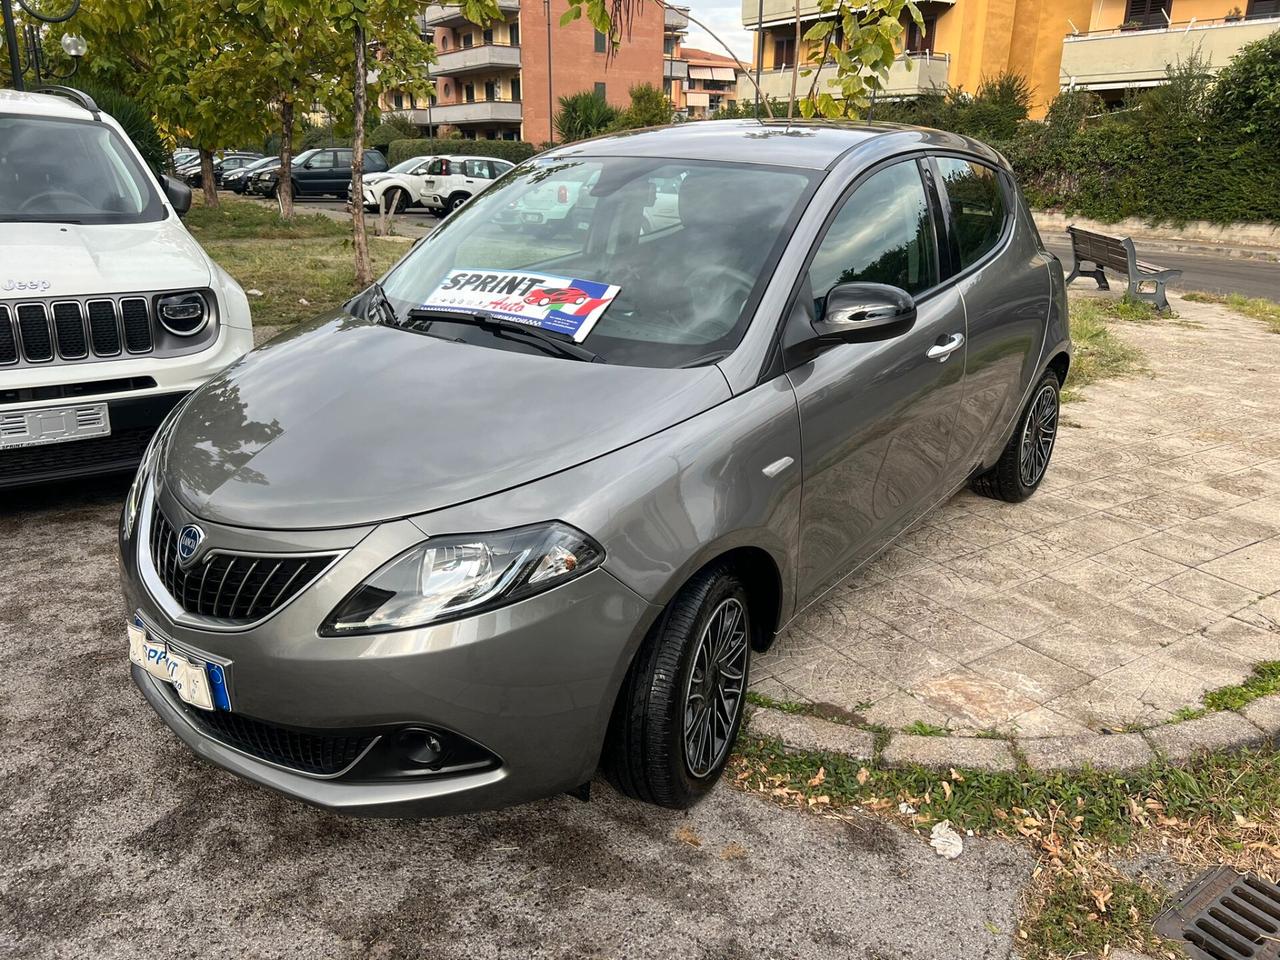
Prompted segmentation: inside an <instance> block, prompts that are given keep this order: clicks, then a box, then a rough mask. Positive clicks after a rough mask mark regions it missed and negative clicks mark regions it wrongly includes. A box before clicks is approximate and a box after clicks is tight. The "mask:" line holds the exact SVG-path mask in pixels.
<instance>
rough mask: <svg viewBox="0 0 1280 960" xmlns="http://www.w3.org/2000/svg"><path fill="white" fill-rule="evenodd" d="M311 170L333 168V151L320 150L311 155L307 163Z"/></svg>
mask: <svg viewBox="0 0 1280 960" xmlns="http://www.w3.org/2000/svg"><path fill="white" fill-rule="evenodd" d="M308 163H310V165H311V169H312V170H329V169H331V168H332V167H333V151H332V150H321V151H320V152H319V153H316V154H313V155H312V157H311V159H310V160H309V161H308Z"/></svg>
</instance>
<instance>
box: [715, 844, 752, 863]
mask: <svg viewBox="0 0 1280 960" xmlns="http://www.w3.org/2000/svg"><path fill="white" fill-rule="evenodd" d="M720 859H721V860H745V859H747V848H746V847H744V846H743V845H742V844H740V843H738V842H737V841H736V840H735V841H733V842H731V843H727V844H725V848H724V849H723V850H721V851H720Z"/></svg>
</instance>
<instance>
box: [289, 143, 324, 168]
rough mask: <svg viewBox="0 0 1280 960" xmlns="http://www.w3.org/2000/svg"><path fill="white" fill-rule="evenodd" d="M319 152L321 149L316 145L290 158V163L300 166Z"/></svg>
mask: <svg viewBox="0 0 1280 960" xmlns="http://www.w3.org/2000/svg"><path fill="white" fill-rule="evenodd" d="M319 152H320V150H319V149H318V148H316V147H313V148H312V149H310V150H303V151H302V152H301V153H300V154H298V155H297V156H296V157H294V158H293V159H292V160H290V161H289V164H290V165H291V166H294V167H300V166H302V165H303V164H304V163H306V162H307V161H308V160H310V159H311V158H312V157H314V156H315V155H316V154H317V153H319Z"/></svg>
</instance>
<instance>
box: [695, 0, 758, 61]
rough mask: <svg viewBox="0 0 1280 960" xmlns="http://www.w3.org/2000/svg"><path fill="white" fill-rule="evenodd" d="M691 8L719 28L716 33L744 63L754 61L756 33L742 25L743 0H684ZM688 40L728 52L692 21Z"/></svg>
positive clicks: (701, 45) (720, 51)
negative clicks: (752, 58)
mask: <svg viewBox="0 0 1280 960" xmlns="http://www.w3.org/2000/svg"><path fill="white" fill-rule="evenodd" d="M684 2H685V3H688V4H689V12H690V13H691V14H693V16H695V17H697V18H698V19H699V20H701V21H702V22H703V23H705V24H706V25H707V26H708V27H710V28H711V29H712V30H714V31H715V33H716V36H718V37H719V38H720V39H721V40H723V41H724V42H725V43H727V44H728V45H729V48H730V49H731V50H733V52H734V53H736V54H737V55H738V56H739V57H740V58H741V59H742V62H743V63H744V64H749V63H750V62H751V50H752V45H753V43H754V40H753V38H754V36H755V35H754V34H753V33H752V32H751V31H750V30H743V29H742V0H684ZM685 43H686V44H687V45H688V46H690V47H697V48H698V49H699V50H709V51H710V52H712V53H724V47H722V46H720V44H718V43H716V42H715V41H714V40H712V39H711V38H710V37H709V36H707V34H706V32H705V31H703V30H699V29H698V28H697V27H695V26H694V25H693V24H692V23H691V24H689V37H688V39H686V40H685Z"/></svg>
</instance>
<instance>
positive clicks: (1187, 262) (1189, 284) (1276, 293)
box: [1044, 234, 1280, 300]
mask: <svg viewBox="0 0 1280 960" xmlns="http://www.w3.org/2000/svg"><path fill="white" fill-rule="evenodd" d="M1044 242H1045V246H1047V247H1048V248H1049V249H1050V250H1052V251H1053V252H1054V253H1055V254H1057V255H1058V257H1059V258H1060V259H1061V260H1062V263H1063V265H1064V266H1065V268H1066V270H1067V272H1068V273H1070V271H1071V264H1072V262H1073V258H1072V256H1071V240H1070V239H1069V238H1068V237H1067V235H1066V234H1045V237H1044ZM1136 244H1137V248H1138V255H1139V257H1140V258H1141V259H1143V260H1147V261H1150V262H1154V263H1158V264H1160V265H1161V266H1162V267H1169V268H1170V269H1174V270H1181V271H1182V279H1181V280H1179V281H1177V282H1175V283H1171V284H1169V289H1171V290H1178V291H1186V290H1205V291H1208V292H1210V293H1222V294H1226V293H1241V294H1244V295H1245V296H1247V297H1266V298H1267V299H1268V300H1280V263H1277V262H1275V261H1268V260H1252V259H1245V258H1243V257H1237V258H1232V257H1230V256H1228V255H1227V253H1226V252H1225V251H1216V250H1206V251H1203V252H1201V251H1194V252H1192V251H1177V250H1171V249H1168V248H1166V247H1164V246H1163V245H1159V244H1153V243H1147V244H1144V243H1142V242H1141V241H1136ZM1110 276H1111V288H1112V289H1113V290H1123V289H1124V288H1125V281H1124V280H1123V279H1122V278H1121V277H1120V276H1119V275H1118V274H1111V275H1110ZM1073 286H1083V287H1085V288H1089V287H1094V286H1095V284H1094V282H1093V280H1092V279H1090V278H1089V277H1081V278H1080V279H1079V280H1077V281H1076V282H1075V284H1073Z"/></svg>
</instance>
